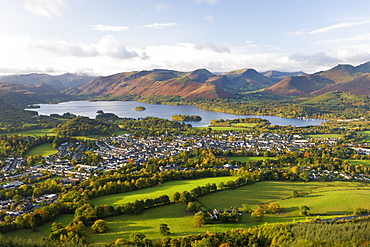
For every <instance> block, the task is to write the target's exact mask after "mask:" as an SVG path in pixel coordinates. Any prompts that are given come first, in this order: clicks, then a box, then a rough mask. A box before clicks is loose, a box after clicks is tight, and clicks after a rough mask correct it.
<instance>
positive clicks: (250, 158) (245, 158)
mask: <svg viewBox="0 0 370 247" xmlns="http://www.w3.org/2000/svg"><path fill="white" fill-rule="evenodd" d="M229 158H230V159H231V160H236V161H252V160H267V159H270V160H276V159H277V158H275V157H246V156H243V157H229Z"/></svg>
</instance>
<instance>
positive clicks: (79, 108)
mask: <svg viewBox="0 0 370 247" xmlns="http://www.w3.org/2000/svg"><path fill="white" fill-rule="evenodd" d="M39 106H40V108H36V109H29V110H32V111H37V112H38V113H39V114H40V115H50V114H53V113H56V114H60V115H61V114H63V113H66V112H70V113H73V114H75V115H78V116H86V117H90V118H95V116H96V115H97V113H96V112H97V111H98V110H102V111H104V112H106V113H108V112H110V113H114V114H116V115H117V116H119V117H129V118H144V117H148V116H152V117H159V118H165V119H171V117H172V115H175V114H185V115H198V116H201V117H202V119H203V120H202V121H200V122H188V123H190V124H191V125H192V126H194V127H207V126H208V125H209V122H210V121H211V120H212V119H235V118H246V117H255V118H263V119H267V120H268V121H270V123H271V124H272V125H292V126H309V125H320V124H321V123H322V122H325V121H326V120H323V119H296V118H281V117H275V116H259V115H236V114H229V113H222V112H214V111H209V110H205V109H198V108H197V107H196V106H192V105H154V104H148V103H142V102H137V101H69V102H62V103H59V104H39ZM137 106H144V107H145V108H146V110H145V111H135V110H134V109H135V107H137Z"/></svg>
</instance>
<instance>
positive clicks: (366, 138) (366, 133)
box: [359, 130, 370, 142]
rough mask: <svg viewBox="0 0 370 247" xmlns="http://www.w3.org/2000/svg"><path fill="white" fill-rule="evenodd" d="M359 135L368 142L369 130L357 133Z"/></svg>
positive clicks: (369, 138) (369, 140)
mask: <svg viewBox="0 0 370 247" xmlns="http://www.w3.org/2000/svg"><path fill="white" fill-rule="evenodd" d="M359 133H360V134H363V135H366V136H365V138H364V140H365V141H366V142H370V130H364V131H359Z"/></svg>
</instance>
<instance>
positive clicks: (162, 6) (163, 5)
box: [154, 3, 169, 11]
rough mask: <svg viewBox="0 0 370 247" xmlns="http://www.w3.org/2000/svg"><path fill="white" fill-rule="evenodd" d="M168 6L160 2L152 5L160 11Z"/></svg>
mask: <svg viewBox="0 0 370 247" xmlns="http://www.w3.org/2000/svg"><path fill="white" fill-rule="evenodd" d="M168 7H169V6H168V5H166V4H162V3H158V4H156V5H154V8H155V9H156V10H158V11H161V10H164V9H167V8H168Z"/></svg>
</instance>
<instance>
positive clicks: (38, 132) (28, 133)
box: [1, 128, 55, 137]
mask: <svg viewBox="0 0 370 247" xmlns="http://www.w3.org/2000/svg"><path fill="white" fill-rule="evenodd" d="M1 135H22V136H35V137H38V136H44V135H48V136H55V134H54V132H53V129H52V128H51V129H35V130H27V131H19V132H11V133H3V134H1Z"/></svg>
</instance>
